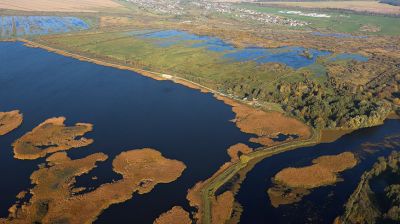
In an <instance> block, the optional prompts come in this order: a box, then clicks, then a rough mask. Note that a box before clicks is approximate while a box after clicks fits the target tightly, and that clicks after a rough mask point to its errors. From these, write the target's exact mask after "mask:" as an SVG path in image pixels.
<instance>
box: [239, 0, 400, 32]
mask: <svg viewBox="0 0 400 224" xmlns="http://www.w3.org/2000/svg"><path fill="white" fill-rule="evenodd" d="M316 3H317V4H318V3H319V2H316ZM268 4H270V3H268ZM285 4H286V3H285ZM299 4H302V3H299ZM321 4H324V3H321ZM332 4H336V2H335V3H332ZM367 4H368V3H367ZM243 6H244V7H245V8H248V9H251V10H255V11H257V12H264V13H271V14H274V15H280V16H285V17H288V18H292V19H298V20H303V21H307V22H309V23H310V25H309V26H308V27H310V28H311V29H315V30H323V31H325V32H338V33H358V34H361V35H363V34H371V35H398V34H400V26H394V25H393V24H398V23H400V18H399V17H390V16H385V15H363V14H352V13H348V12H346V11H343V12H339V11H337V10H334V11H329V10H326V9H325V11H319V10H315V9H311V8H308V7H304V8H297V9H296V8H289V9H288V8H286V9H285V8H284V7H281V6H280V5H279V4H278V3H277V4H271V6H267V5H261V6H260V5H255V4H245V5H243ZM398 8H400V7H398ZM399 10H400V9H399ZM293 11H300V12H304V13H319V14H326V15H328V16H329V17H322V18H321V17H312V16H302V15H298V14H291V12H293ZM288 12H289V13H288Z"/></svg>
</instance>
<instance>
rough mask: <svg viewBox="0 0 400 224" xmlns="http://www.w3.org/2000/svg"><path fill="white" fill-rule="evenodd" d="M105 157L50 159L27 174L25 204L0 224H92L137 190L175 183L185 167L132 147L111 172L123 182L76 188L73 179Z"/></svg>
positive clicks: (61, 155)
mask: <svg viewBox="0 0 400 224" xmlns="http://www.w3.org/2000/svg"><path fill="white" fill-rule="evenodd" d="M107 158H108V156H107V155H105V154H104V153H94V154H92V155H89V156H87V157H85V158H82V159H75V160H73V159H71V158H69V157H68V156H67V153H66V152H58V153H55V154H53V155H51V156H49V157H48V158H47V159H46V161H47V164H46V166H42V167H41V168H39V169H38V170H37V171H35V172H33V173H32V175H31V181H32V184H33V185H35V186H34V187H33V188H32V189H30V196H31V197H30V199H29V202H27V203H23V204H20V203H16V204H15V205H13V206H12V207H11V208H10V209H9V212H10V214H9V216H8V218H7V219H0V223H92V222H94V221H95V220H96V219H97V217H98V216H99V215H100V214H101V213H102V211H103V210H105V209H107V208H108V207H109V206H110V205H112V204H117V203H122V202H125V201H127V200H129V199H131V198H132V194H133V193H135V192H137V193H139V194H144V193H148V192H150V191H151V190H152V189H153V188H154V186H155V185H157V184H159V183H170V182H172V181H175V180H176V179H177V178H178V177H180V176H181V174H182V172H183V170H184V169H185V168H186V166H185V164H183V163H182V162H180V161H177V160H171V159H167V158H165V157H163V156H162V155H161V153H160V152H158V151H156V150H154V149H148V148H145V149H135V150H130V151H126V152H122V153H121V154H119V155H118V156H116V158H115V159H114V160H113V170H114V171H115V172H116V173H119V174H121V175H122V179H120V180H117V181H113V182H110V183H104V184H102V185H100V186H99V187H98V188H96V189H94V190H92V191H89V192H83V190H84V188H75V187H74V185H75V183H76V177H78V176H81V175H85V174H87V173H89V172H90V171H91V170H93V169H94V168H96V163H97V162H103V161H105V160H106V159H107Z"/></svg>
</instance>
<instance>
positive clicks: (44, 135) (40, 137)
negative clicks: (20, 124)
mask: <svg viewBox="0 0 400 224" xmlns="http://www.w3.org/2000/svg"><path fill="white" fill-rule="evenodd" d="M64 121H65V117H56V118H50V119H48V120H46V121H44V122H43V123H41V124H40V125H39V126H37V127H36V128H34V129H33V130H32V131H31V132H28V133H27V134H25V135H24V136H22V137H21V138H19V139H18V140H16V141H15V142H14V143H13V147H14V157H15V158H18V159H37V158H40V157H44V156H46V155H47V154H49V153H54V152H58V151H63V150H69V149H72V148H78V147H83V146H87V145H89V144H91V143H92V142H93V140H92V139H87V138H84V137H82V136H83V135H84V134H85V133H87V132H89V131H91V130H92V129H93V126H92V125H91V124H85V123H77V124H75V126H71V127H67V126H65V125H64Z"/></svg>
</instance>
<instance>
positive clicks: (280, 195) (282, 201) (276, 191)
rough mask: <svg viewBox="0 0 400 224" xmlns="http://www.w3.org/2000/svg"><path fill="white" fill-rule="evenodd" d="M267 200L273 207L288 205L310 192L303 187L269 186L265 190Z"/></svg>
mask: <svg viewBox="0 0 400 224" xmlns="http://www.w3.org/2000/svg"><path fill="white" fill-rule="evenodd" d="M267 193H268V196H269V200H270V201H271V204H272V206H274V207H275V208H277V207H279V206H280V205H289V204H293V203H296V202H299V201H301V199H302V198H303V196H305V195H307V194H309V193H310V191H309V190H307V189H304V188H293V189H290V188H286V187H284V186H275V187H271V188H270V189H268V191H267Z"/></svg>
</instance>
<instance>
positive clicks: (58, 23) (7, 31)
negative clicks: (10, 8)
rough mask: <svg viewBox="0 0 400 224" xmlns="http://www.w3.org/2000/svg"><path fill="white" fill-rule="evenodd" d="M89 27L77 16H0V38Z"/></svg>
mask: <svg viewBox="0 0 400 224" xmlns="http://www.w3.org/2000/svg"><path fill="white" fill-rule="evenodd" d="M86 29H89V25H88V24H87V23H86V22H85V21H83V20H82V19H80V18H77V17H60V16H0V38H11V37H20V36H32V35H44V34H52V33H66V32H71V31H79V30H86Z"/></svg>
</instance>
